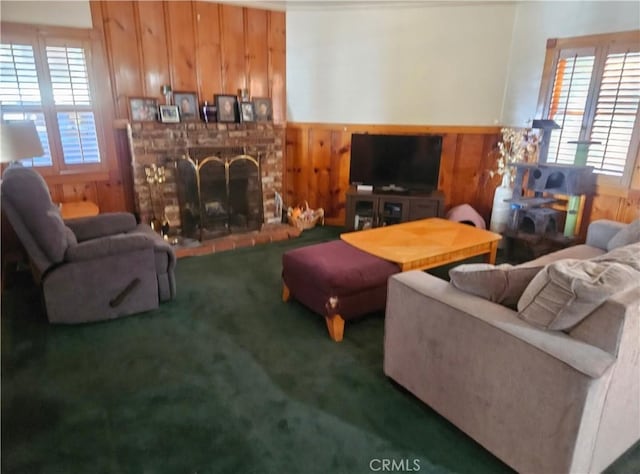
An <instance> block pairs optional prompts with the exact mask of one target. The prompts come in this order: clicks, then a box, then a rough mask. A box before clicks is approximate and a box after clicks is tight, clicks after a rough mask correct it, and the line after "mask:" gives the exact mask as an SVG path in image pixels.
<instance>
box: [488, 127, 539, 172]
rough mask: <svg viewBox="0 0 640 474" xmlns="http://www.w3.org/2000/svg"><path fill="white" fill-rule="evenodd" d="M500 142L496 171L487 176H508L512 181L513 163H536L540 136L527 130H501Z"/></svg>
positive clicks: (496, 152) (497, 151)
mask: <svg viewBox="0 0 640 474" xmlns="http://www.w3.org/2000/svg"><path fill="white" fill-rule="evenodd" d="M500 132H501V133H502V141H500V142H498V148H497V150H494V152H493V153H494V154H496V155H497V159H496V169H495V170H491V171H489V176H491V177H493V176H495V175H496V174H497V175H499V176H503V175H504V174H509V176H510V179H513V173H512V172H511V169H510V168H511V165H513V164H515V163H535V162H536V161H538V145H539V143H540V136H539V135H538V134H537V133H535V132H533V131H532V130H531V129H529V128H503V129H502V130H500Z"/></svg>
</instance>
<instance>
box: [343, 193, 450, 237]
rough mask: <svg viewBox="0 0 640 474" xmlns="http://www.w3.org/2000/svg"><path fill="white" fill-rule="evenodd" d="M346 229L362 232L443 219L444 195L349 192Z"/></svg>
mask: <svg viewBox="0 0 640 474" xmlns="http://www.w3.org/2000/svg"><path fill="white" fill-rule="evenodd" d="M346 214H347V217H346V222H345V227H346V228H347V229H348V230H363V229H369V228H372V227H381V226H385V225H393V224H399V223H400V222H407V221H414V220H417V219H426V218H428V217H441V216H442V215H443V214H444V194H443V193H442V192H440V191H434V192H433V193H430V194H417V195H413V194H397V193H376V192H357V191H356V190H355V189H354V188H351V189H350V190H349V191H348V192H347V207H346Z"/></svg>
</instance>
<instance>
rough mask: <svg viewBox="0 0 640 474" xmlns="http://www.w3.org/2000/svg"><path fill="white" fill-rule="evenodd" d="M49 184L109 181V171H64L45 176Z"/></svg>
mask: <svg viewBox="0 0 640 474" xmlns="http://www.w3.org/2000/svg"><path fill="white" fill-rule="evenodd" d="M44 179H45V181H46V182H47V183H48V184H67V183H86V182H87V181H109V172H108V171H81V170H78V171H68V170H66V171H63V172H60V174H50V175H45V176H44Z"/></svg>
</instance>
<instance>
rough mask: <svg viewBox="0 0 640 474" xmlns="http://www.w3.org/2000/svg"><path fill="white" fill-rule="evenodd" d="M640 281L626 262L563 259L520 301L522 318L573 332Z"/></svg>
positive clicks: (539, 277) (538, 277) (537, 278)
mask: <svg viewBox="0 0 640 474" xmlns="http://www.w3.org/2000/svg"><path fill="white" fill-rule="evenodd" d="M639 282H640V272H639V271H637V270H635V269H634V268H632V267H631V266H629V265H626V264H624V263H618V262H608V261H602V262H598V261H592V260H574V259H565V260H560V261H558V262H554V263H551V264H549V265H547V266H546V267H545V268H544V270H542V271H541V272H539V273H538V274H537V275H536V276H535V277H534V278H533V280H532V281H531V283H530V284H529V286H528V287H527V288H526V289H525V291H524V293H523V294H522V297H521V298H520V301H518V311H519V314H518V316H519V317H521V318H522V319H524V320H525V321H527V322H529V323H531V324H533V325H535V326H539V327H542V328H544V329H553V330H559V331H560V330H566V329H570V328H572V327H573V326H575V325H577V324H578V323H579V322H581V321H582V320H583V319H585V318H586V317H587V316H589V314H591V313H592V312H593V311H594V310H595V309H597V308H598V306H600V305H601V304H602V303H604V301H605V300H606V299H607V298H608V297H609V296H611V295H613V294H614V293H617V292H619V291H624V290H626V289H628V288H630V287H632V286H634V285H638V284H639Z"/></svg>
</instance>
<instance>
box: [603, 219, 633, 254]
mask: <svg viewBox="0 0 640 474" xmlns="http://www.w3.org/2000/svg"><path fill="white" fill-rule="evenodd" d="M636 242H640V219H636V220H635V221H633V222H631V223H630V224H629V225H627V226H625V227H623V228H622V229H620V230H619V231H618V233H617V234H616V235H614V236H613V237H611V240H609V242H607V250H613V249H617V248H618V247H622V246H623V245H629V244H634V243H636Z"/></svg>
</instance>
